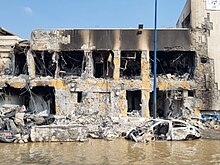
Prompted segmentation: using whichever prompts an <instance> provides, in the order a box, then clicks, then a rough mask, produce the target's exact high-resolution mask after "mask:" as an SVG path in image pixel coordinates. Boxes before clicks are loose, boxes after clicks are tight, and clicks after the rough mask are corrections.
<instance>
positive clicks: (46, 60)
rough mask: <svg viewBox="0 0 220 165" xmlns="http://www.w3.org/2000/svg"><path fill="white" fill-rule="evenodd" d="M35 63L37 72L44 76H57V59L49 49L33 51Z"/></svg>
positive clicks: (38, 74)
mask: <svg viewBox="0 0 220 165" xmlns="http://www.w3.org/2000/svg"><path fill="white" fill-rule="evenodd" d="M32 53H33V57H34V63H35V74H36V75H37V76H43V77H47V76H50V77H55V72H56V67H57V65H56V62H57V61H56V59H54V58H53V57H54V56H53V53H52V52H49V51H32Z"/></svg>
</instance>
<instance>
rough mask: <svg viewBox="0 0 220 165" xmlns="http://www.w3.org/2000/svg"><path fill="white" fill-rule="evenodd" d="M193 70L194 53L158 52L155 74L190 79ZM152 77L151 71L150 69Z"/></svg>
mask: <svg viewBox="0 0 220 165" xmlns="http://www.w3.org/2000/svg"><path fill="white" fill-rule="evenodd" d="M153 56H154V54H153V52H150V62H151V68H153V67H154V61H153ZM194 70H195V52H189V51H187V52H183V51H158V52H157V74H158V75H166V74H171V75H174V76H176V77H179V78H181V77H183V76H184V77H185V78H186V79H187V80H188V79H192V78H193V76H194ZM151 74H152V75H153V69H151Z"/></svg>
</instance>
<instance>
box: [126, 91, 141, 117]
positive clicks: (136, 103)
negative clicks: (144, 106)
mask: <svg viewBox="0 0 220 165" xmlns="http://www.w3.org/2000/svg"><path fill="white" fill-rule="evenodd" d="M126 99H127V106H128V110H127V115H128V116H132V115H136V116H141V90H135V91H126Z"/></svg>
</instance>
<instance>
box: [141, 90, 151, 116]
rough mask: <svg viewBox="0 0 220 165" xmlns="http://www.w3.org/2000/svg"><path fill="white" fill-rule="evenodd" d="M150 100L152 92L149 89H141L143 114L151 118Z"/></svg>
mask: <svg viewBox="0 0 220 165" xmlns="http://www.w3.org/2000/svg"><path fill="white" fill-rule="evenodd" d="M149 100H150V92H149V91H147V90H142V91H141V102H142V106H141V116H142V117H146V118H150V110H149Z"/></svg>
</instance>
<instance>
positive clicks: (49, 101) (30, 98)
mask: <svg viewBox="0 0 220 165" xmlns="http://www.w3.org/2000/svg"><path fill="white" fill-rule="evenodd" d="M0 92H1V102H0V105H1V106H3V107H4V106H7V107H13V106H22V105H24V106H25V107H26V109H27V111H30V112H33V113H39V112H43V111H44V112H45V113H46V114H55V113H56V111H55V95H54V88H53V87H33V88H32V89H26V88H22V89H17V88H12V87H10V86H9V87H5V88H3V89H2V90H1V91H0Z"/></svg>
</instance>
